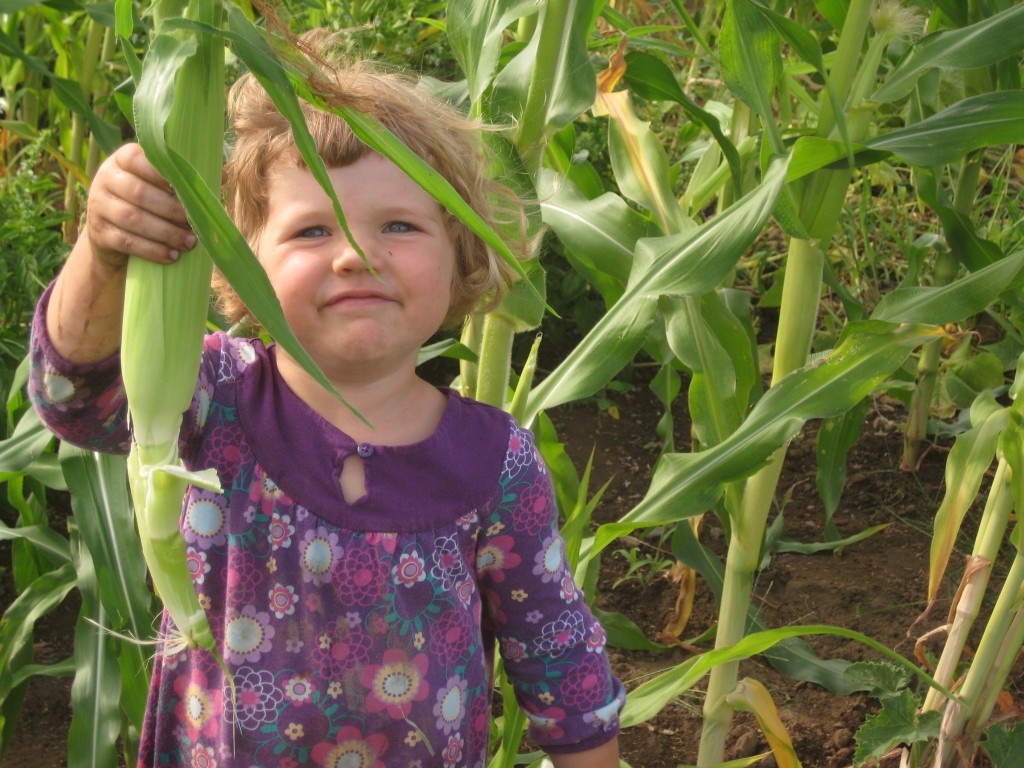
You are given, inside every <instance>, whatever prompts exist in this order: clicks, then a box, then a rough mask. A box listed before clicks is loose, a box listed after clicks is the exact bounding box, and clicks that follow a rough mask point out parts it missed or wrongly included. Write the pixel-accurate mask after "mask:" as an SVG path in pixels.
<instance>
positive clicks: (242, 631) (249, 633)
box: [224, 605, 274, 664]
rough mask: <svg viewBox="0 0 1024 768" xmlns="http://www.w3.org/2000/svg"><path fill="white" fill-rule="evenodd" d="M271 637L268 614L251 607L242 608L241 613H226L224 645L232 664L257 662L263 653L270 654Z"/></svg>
mask: <svg viewBox="0 0 1024 768" xmlns="http://www.w3.org/2000/svg"><path fill="white" fill-rule="evenodd" d="M273 637H274V628H273V627H272V626H270V614H268V613H265V612H263V611H257V610H256V609H255V608H254V607H253V606H251V605H247V606H245V607H244V608H242V610H241V612H239V611H237V610H234V609H232V610H231V611H229V612H228V617H227V624H226V625H225V627H224V645H225V648H226V650H227V655H228V658H229V659H230V660H231V662H232V663H234V664H241V663H242V662H243V661H248V662H257V661H259V660H260V657H261V656H262V655H263V654H264V653H269V652H270V649H271V646H272V643H271V642H270V641H271V640H272V639H273Z"/></svg>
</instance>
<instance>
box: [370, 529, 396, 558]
mask: <svg viewBox="0 0 1024 768" xmlns="http://www.w3.org/2000/svg"><path fill="white" fill-rule="evenodd" d="M366 543H367V544H371V545H373V546H375V547H380V548H381V549H383V550H384V551H385V552H387V553H388V554H389V555H393V554H395V547H396V546H397V545H398V534H397V533H378V532H376V531H371V532H370V533H368V534H366Z"/></svg>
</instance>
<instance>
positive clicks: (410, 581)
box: [391, 551, 427, 587]
mask: <svg viewBox="0 0 1024 768" xmlns="http://www.w3.org/2000/svg"><path fill="white" fill-rule="evenodd" d="M426 568H427V564H426V563H425V562H424V561H423V558H422V557H420V554H419V553H418V552H416V551H412V552H403V553H402V555H401V557H399V558H398V563H397V564H396V565H395V566H394V567H393V568H392V569H391V578H392V579H394V581H395V583H396V584H401V585H402V586H403V587H411V586H412V585H414V584H418V583H419V582H421V581H423V580H424V579H426V578H427V570H426Z"/></svg>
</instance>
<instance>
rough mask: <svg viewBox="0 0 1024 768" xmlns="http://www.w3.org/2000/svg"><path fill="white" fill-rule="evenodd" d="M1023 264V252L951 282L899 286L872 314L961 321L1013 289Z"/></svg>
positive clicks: (916, 320)
mask: <svg viewBox="0 0 1024 768" xmlns="http://www.w3.org/2000/svg"><path fill="white" fill-rule="evenodd" d="M1021 267H1024V251H1019V252H1017V253H1015V254H1013V255H1011V256H1007V257H1006V258H1003V259H1000V260H999V261H997V262H996V263H995V264H992V265H990V266H987V267H984V268H982V269H979V270H978V271H976V272H972V273H971V274H969V275H967V276H965V277H962V278H961V279H959V280H957V281H956V282H953V283H950V284H949V285H943V286H937V287H934V288H931V287H919V286H908V287H904V288H897V289H895V290H893V291H891V292H889V293H887V294H885V295H884V296H883V297H882V299H881V301H879V302H878V304H877V305H876V306H875V311H874V312H873V313H872V315H871V317H872V318H873V319H875V320H886V321H888V322H894V323H931V324H933V325H941V324H944V323H959V322H961V321H963V320H966V319H967V318H968V317H971V316H973V315H976V314H978V313H979V312H981V311H983V310H984V309H985V308H986V307H988V306H989V305H990V304H992V302H994V301H995V300H996V299H997V298H998V297H999V296H1000V295H1001V294H1002V293H1003V292H1005V291H1006V290H1007V289H1008V288H1012V287H1013V286H1014V285H1015V284H1016V283H1017V276H1018V275H1019V274H1020V271H1021Z"/></svg>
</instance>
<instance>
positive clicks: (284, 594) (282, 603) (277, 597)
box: [269, 584, 298, 619]
mask: <svg viewBox="0 0 1024 768" xmlns="http://www.w3.org/2000/svg"><path fill="white" fill-rule="evenodd" d="M269 598H270V610H272V611H273V612H274V616H276V617H277V618H279V619H283V618H284V617H285V616H291V615H292V614H293V613H295V603H297V602H298V598H297V597H296V596H295V587H293V586H292V585H291V584H275V585H274V586H273V587H271V589H270V593H269Z"/></svg>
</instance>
